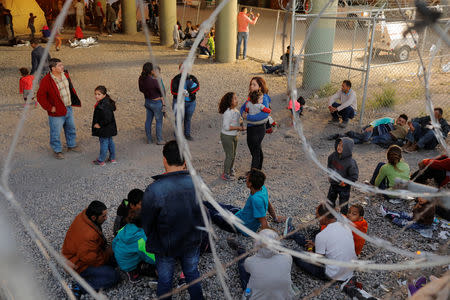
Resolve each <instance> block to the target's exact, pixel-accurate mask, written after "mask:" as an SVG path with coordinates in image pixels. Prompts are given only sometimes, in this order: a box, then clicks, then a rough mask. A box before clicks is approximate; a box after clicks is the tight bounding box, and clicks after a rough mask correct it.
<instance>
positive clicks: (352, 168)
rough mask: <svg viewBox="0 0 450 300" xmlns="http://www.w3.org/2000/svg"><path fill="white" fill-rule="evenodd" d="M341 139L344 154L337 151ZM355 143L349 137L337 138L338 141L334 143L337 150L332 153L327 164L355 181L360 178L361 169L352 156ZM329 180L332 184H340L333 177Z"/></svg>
mask: <svg viewBox="0 0 450 300" xmlns="http://www.w3.org/2000/svg"><path fill="white" fill-rule="evenodd" d="M341 140H342V143H343V146H344V147H343V150H342V154H339V153H337V151H336V149H337V146H338V144H339V142H340V141H341ZM353 145H354V143H353V140H352V139H350V138H348V137H344V138H342V139H337V140H336V143H335V144H334V150H335V151H334V152H333V153H331V154H330V156H328V165H327V166H328V168H329V169H331V170H334V171H336V172H337V173H339V175H341V176H342V177H344V178H346V179H348V180H351V181H353V182H355V181H356V180H358V174H359V170H358V165H357V164H356V161H355V160H354V159H353V158H352V151H353ZM329 181H330V183H331V184H332V185H338V184H339V183H340V182H338V181H336V180H334V179H332V178H331V177H330V179H329Z"/></svg>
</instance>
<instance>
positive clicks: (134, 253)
mask: <svg viewBox="0 0 450 300" xmlns="http://www.w3.org/2000/svg"><path fill="white" fill-rule="evenodd" d="M146 242H147V236H146V234H145V232H144V229H142V224H141V218H140V215H135V216H132V217H130V223H128V224H126V225H125V226H124V227H123V228H122V229H120V230H119V232H118V233H117V235H116V237H115V238H114V239H113V241H112V250H113V252H114V257H115V258H116V261H117V264H118V265H119V268H120V269H121V270H123V271H125V272H126V273H127V275H128V279H129V280H130V282H131V283H136V282H139V281H140V280H141V276H151V277H156V266H155V255H154V254H153V253H149V252H147V250H146V248H145V244H146Z"/></svg>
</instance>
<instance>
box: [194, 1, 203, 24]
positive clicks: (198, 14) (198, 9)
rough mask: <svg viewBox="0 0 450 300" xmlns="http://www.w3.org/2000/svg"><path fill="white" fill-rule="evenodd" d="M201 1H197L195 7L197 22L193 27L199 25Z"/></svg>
mask: <svg viewBox="0 0 450 300" xmlns="http://www.w3.org/2000/svg"><path fill="white" fill-rule="evenodd" d="M201 3H202V2H201V1H200V0H199V1H198V5H197V21H195V25H197V24H199V23H198V17H199V16H200V6H201Z"/></svg>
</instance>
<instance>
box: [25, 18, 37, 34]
mask: <svg viewBox="0 0 450 300" xmlns="http://www.w3.org/2000/svg"><path fill="white" fill-rule="evenodd" d="M34 19H36V16H34V15H33V13H30V17H29V18H28V26H27V28H29V29H30V31H31V35H30V38H31V39H34V33H35V32H36V28H34Z"/></svg>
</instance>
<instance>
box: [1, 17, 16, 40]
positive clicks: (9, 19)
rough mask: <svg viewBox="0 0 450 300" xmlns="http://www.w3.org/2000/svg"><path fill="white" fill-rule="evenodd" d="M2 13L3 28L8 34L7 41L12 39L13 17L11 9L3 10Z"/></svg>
mask: <svg viewBox="0 0 450 300" xmlns="http://www.w3.org/2000/svg"><path fill="white" fill-rule="evenodd" d="M3 15H4V16H5V28H6V32H7V34H8V41H11V40H12V39H14V28H13V18H12V14H11V10H9V9H5V10H3Z"/></svg>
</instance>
